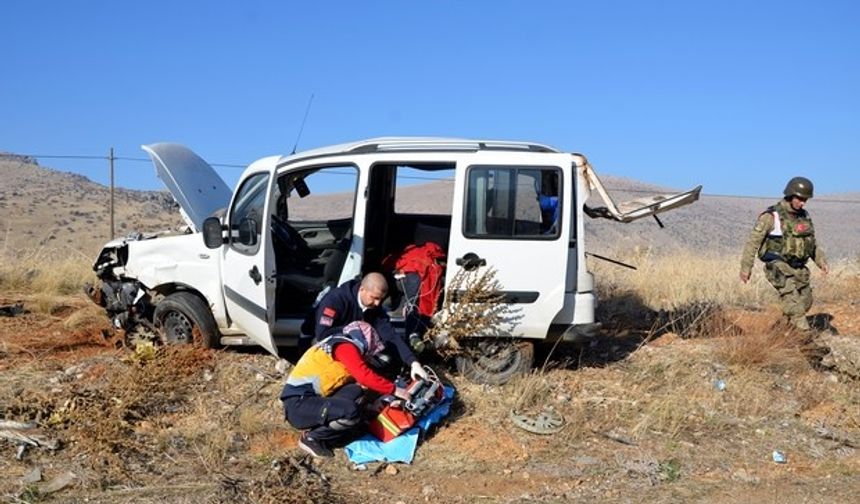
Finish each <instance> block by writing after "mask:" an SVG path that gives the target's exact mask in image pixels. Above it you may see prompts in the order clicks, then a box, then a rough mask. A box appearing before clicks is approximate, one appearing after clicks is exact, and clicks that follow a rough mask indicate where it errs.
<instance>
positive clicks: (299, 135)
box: [290, 93, 314, 156]
mask: <svg viewBox="0 0 860 504" xmlns="http://www.w3.org/2000/svg"><path fill="white" fill-rule="evenodd" d="M313 101H314V94H313V93H311V97H310V98H308V106H307V108H305V117H304V118H303V119H302V125H301V126H300V127H299V134H298V135H296V143H295V145H293V151H292V152H290V155H291V156H292V155H293V154H295V153H296V149H297V148H298V146H299V140H300V139H301V138H302V131H304V130H305V121H307V120H308V112H310V111H311V103H313Z"/></svg>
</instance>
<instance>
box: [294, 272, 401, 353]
mask: <svg viewBox="0 0 860 504" xmlns="http://www.w3.org/2000/svg"><path fill="white" fill-rule="evenodd" d="M360 285H361V280H360V279H355V280H350V281H348V282H346V283H344V284H343V285H341V286H340V287H338V288H336V289H332V290H331V291H329V293H328V294H326V295H325V297H323V298H322V300H321V301H320V303H319V304H318V305H317V307H316V310H314V313H313V314H312V315H313V318H309V319H307V320H305V323H304V324H302V332H303V333H305V334H312V335H313V336H314V340H315V341H320V340H322V339H323V338H325V337H326V336H329V335H331V334H334V333H337V332H339V331H340V330H341V329H342V328H343V326H345V325H347V324H349V323H350V322H356V321H358V320H363V321H365V322H367V323H368V324H370V325H371V326H373V328H374V329H376V332H377V333H379V337H380V338H381V339H382V341H383V342H384V343H385V345H386V347H389V348H390V347H391V346H392V345H393V346H394V348H396V349H397V354H398V356H399V357H400V360H401V361H402V362H403V364H405V365H407V366H409V365H411V364H412V363H413V362H415V354H413V353H412V349H411V348H409V345H408V344H407V343H406V341H405V340H404V339H403V338H401V337H400V336H398V335H397V333H396V332H395V331H394V327H392V326H391V319H390V318H389V317H388V313H387V312H386V311H385V309H384V308H382V307H381V306H380V307H377V308H368V309H367V310H365V311H364V312H362V311H361V306H359V304H358V288H359V286H360Z"/></svg>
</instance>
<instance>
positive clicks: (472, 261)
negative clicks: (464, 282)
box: [456, 252, 487, 271]
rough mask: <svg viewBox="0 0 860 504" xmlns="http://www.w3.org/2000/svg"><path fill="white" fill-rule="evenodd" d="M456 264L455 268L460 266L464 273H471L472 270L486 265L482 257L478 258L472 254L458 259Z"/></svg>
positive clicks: (469, 253)
mask: <svg viewBox="0 0 860 504" xmlns="http://www.w3.org/2000/svg"><path fill="white" fill-rule="evenodd" d="M456 262H457V266H462V267H463V269H464V270H466V271H472V270H473V269H477V268H480V267H481V266H486V265H487V260H486V259H484V258H482V257H478V254H476V253H474V252H467V253H466V254H464V255H463V257H458V258H457V261H456Z"/></svg>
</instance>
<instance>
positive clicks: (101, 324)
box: [63, 303, 110, 331]
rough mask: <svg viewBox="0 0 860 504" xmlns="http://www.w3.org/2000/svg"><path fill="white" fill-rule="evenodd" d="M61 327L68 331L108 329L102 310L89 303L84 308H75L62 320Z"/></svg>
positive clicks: (108, 325)
mask: <svg viewBox="0 0 860 504" xmlns="http://www.w3.org/2000/svg"><path fill="white" fill-rule="evenodd" d="M63 327H64V328H65V329H68V330H69V331H81V330H102V329H110V324H109V323H108V319H107V317H105V312H104V310H103V309H102V308H101V307H99V306H96V305H95V304H92V303H89V304H87V305H86V306H85V307H84V308H80V309H78V310H75V311H74V312H73V313H72V314H71V315H69V317H68V318H67V319H66V320H65V321H64V322H63Z"/></svg>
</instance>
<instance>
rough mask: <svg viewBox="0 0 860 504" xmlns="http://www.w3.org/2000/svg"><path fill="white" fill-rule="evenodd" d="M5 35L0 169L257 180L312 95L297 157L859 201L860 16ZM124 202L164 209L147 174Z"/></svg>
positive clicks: (148, 20)
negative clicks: (544, 170) (374, 159)
mask: <svg viewBox="0 0 860 504" xmlns="http://www.w3.org/2000/svg"><path fill="white" fill-rule="evenodd" d="M0 19H2V24H3V31H2V46H0V47H2V50H0V54H2V58H0V150H3V151H12V152H18V153H36V154H84V155H87V154H95V155H106V153H107V151H108V148H109V147H111V146H113V147H114V148H115V149H116V154H117V155H119V156H131V157H145V154H144V153H143V151H141V150H140V147H139V146H140V144H143V143H151V142H157V141H175V142H180V143H184V144H186V145H188V146H189V147H191V148H192V149H194V150H195V151H196V152H197V153H198V154H200V155H201V156H202V157H203V158H204V159H207V160H208V161H210V162H213V163H236V164H247V163H249V162H251V161H253V160H254V159H257V158H259V157H263V156H266V155H271V154H280V153H288V152H289V151H290V150H291V148H292V145H293V143H294V141H295V139H296V134H297V132H298V129H299V125H300V123H301V120H302V116H303V114H304V111H305V107H306V104H307V101H308V97H309V96H310V95H311V93H314V94H315V98H314V102H313V106H312V109H311V112H310V116H309V117H308V120H307V125H306V127H305V131H304V134H303V137H302V140H301V143H300V146H299V149H300V150H304V149H309V148H312V147H318V146H322V145H327V144H332V143H339V142H344V141H349V140H357V139H361V138H367V137H372V136H379V135H439V136H463V137H482V138H501V139H522V140H533V141H538V142H543V143H548V144H550V145H554V146H556V147H559V148H561V149H565V150H573V151H578V152H582V153H584V154H586V155H587V156H588V157H589V159H591V161H592V164H593V165H594V166H595V168H596V169H597V170H598V172H599V173H605V174H612V175H620V176H626V177H631V178H635V179H639V180H644V181H648V182H654V183H657V184H661V185H665V186H669V187H676V188H687V187H690V186H693V185H695V184H699V183H702V184H704V185H705V191H706V192H709V193H731V194H745V195H758V194H764V195H768V194H774V195H778V194H779V193H780V191H781V190H782V187H783V185H784V184H785V181H786V180H787V179H788V178H789V177H791V176H794V175H799V174H802V175H807V176H809V177H811V178H812V179H813V181H814V182H815V184H816V189H817V191H819V192H820V193H836V192H844V191H857V190H860V170H858V166H860V147H858V146H860V2H853V1H826V0H825V1H818V2H813V1H803V2H800V1H785V0H783V1H735V0H727V1H719V2H696V1H650V2H643V1H611V0H609V1H603V2H594V1H590V2H580V1H559V2H540V1H534V2H512V1H492V2H491V1H487V2H476V1H472V2H466V1H459V2H455V1H426V2H408V1H407V2H355V1H353V2H323V1H320V2H260V1H245V2H216V1H206V2H204V1H193V2H191V1H188V2H184V1H176V0H173V1H170V2H166V1H153V0H149V1H146V2H116V1H83V0H80V1H52V2H46V1H39V0H32V1H27V2H13V1H7V2H3V3H2V5H0ZM41 163H42V164H43V165H47V166H51V167H55V168H58V169H61V170H66V171H75V172H79V173H84V174H85V175H87V176H89V177H90V178H92V179H94V180H96V181H98V182H102V183H106V181H107V163H106V162H103V161H65V160H62V161H61V160H42V161H41ZM219 171H220V172H221V173H222V175H223V176H224V178H225V180H226V181H227V182H228V184H233V183H234V182H235V181H236V179H237V177H238V174H239V172H240V170H238V169H220V170H219ZM117 184H118V185H121V186H126V187H133V188H146V189H150V188H160V187H161V185H160V182H159V181H158V180H157V179H156V178H155V175H154V170H153V168H152V166H151V165H150V164H148V163H131V162H124V163H119V164H118V165H117Z"/></svg>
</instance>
